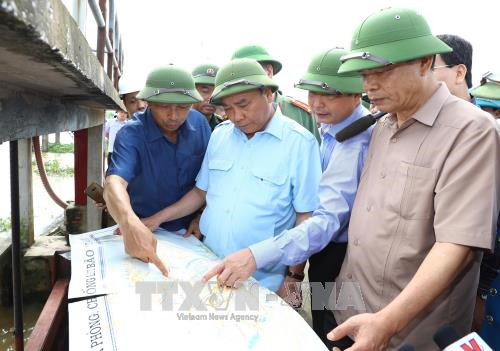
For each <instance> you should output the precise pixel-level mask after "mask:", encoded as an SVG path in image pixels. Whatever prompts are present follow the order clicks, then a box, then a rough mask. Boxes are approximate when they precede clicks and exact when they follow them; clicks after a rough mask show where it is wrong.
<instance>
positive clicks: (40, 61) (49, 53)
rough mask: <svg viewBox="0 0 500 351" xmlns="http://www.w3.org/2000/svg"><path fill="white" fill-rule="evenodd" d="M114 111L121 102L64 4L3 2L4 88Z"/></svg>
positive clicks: (0, 58) (0, 76) (0, 77)
mask: <svg viewBox="0 0 500 351" xmlns="http://www.w3.org/2000/svg"><path fill="white" fill-rule="evenodd" d="M2 82H4V83H9V84H12V85H16V86H18V87H21V88H24V89H28V90H34V91H39V92H44V93H45V94H48V95H52V96H57V97H60V98H62V99H63V100H64V101H74V102H78V104H83V105H87V106H91V107H94V108H102V109H103V108H110V109H114V108H117V106H121V101H120V98H119V96H118V93H117V91H116V90H115V88H114V87H113V84H112V82H111V81H110V79H109V78H108V76H107V75H106V73H105V71H104V69H103V67H102V66H101V64H100V63H99V61H98V60H97V57H96V56H95V55H94V54H93V52H92V49H91V48H90V46H89V44H88V42H87V40H86V39H85V37H84V35H83V34H82V32H81V31H80V29H79V28H78V25H77V24H76V22H75V21H74V20H73V18H72V17H71V15H70V14H69V12H68V11H67V9H66V7H65V6H64V4H63V3H62V2H61V1H60V0H36V1H32V0H0V85H1V83H2Z"/></svg>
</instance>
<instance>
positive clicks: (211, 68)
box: [192, 63, 219, 85]
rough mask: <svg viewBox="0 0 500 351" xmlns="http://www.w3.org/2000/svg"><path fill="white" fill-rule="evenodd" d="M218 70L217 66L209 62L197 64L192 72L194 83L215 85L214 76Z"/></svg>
mask: <svg viewBox="0 0 500 351" xmlns="http://www.w3.org/2000/svg"><path fill="white" fill-rule="evenodd" d="M218 71H219V67H218V66H216V65H212V64H210V63H207V64H203V65H199V66H197V67H195V69H193V72H192V75H193V79H194V83H195V84H208V85H215V76H216V74H217V72H218Z"/></svg>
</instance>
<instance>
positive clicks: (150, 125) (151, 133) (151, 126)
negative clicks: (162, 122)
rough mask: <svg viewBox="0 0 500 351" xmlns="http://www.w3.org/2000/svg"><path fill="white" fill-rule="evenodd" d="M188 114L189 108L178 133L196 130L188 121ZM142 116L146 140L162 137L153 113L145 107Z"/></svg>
mask: <svg viewBox="0 0 500 351" xmlns="http://www.w3.org/2000/svg"><path fill="white" fill-rule="evenodd" d="M190 114H191V110H189V112H188V116H187V118H186V120H185V121H184V123H183V124H182V125H181V126H180V128H179V133H180V134H184V133H185V132H186V131H190V132H196V127H195V126H194V125H193V124H192V123H191V122H190V121H189V115H190ZM143 116H144V127H145V128H144V131H145V135H146V139H147V141H155V140H157V139H160V138H163V137H164V135H163V133H162V132H161V130H160V128H159V127H158V125H157V124H156V122H155V120H154V119H153V114H152V112H151V109H150V108H147V109H146V111H144V112H143ZM138 117H139V116H138Z"/></svg>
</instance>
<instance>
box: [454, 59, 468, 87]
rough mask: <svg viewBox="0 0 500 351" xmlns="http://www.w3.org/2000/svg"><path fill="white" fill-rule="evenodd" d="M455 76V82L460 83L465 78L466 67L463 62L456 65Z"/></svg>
mask: <svg viewBox="0 0 500 351" xmlns="http://www.w3.org/2000/svg"><path fill="white" fill-rule="evenodd" d="M455 67H456V72H457V75H456V78H455V83H457V84H461V83H462V82H463V81H464V80H465V75H466V74H467V67H465V65H464V64H462V63H461V64H459V65H456V66H455Z"/></svg>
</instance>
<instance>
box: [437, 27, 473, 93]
mask: <svg viewBox="0 0 500 351" xmlns="http://www.w3.org/2000/svg"><path fill="white" fill-rule="evenodd" d="M437 37H438V38H439V39H441V40H442V41H444V42H445V43H446V44H447V45H448V46H449V47H451V48H452V49H453V51H452V52H448V53H445V54H440V55H441V57H442V58H443V61H444V62H445V63H446V64H447V65H450V66H456V65H460V64H462V65H465V67H466V68H467V73H466V74H465V82H466V83H467V87H469V88H471V87H472V44H471V43H469V42H468V41H467V40H465V39H464V38H461V37H459V36H458V35H453V34H440V35H438V36H437Z"/></svg>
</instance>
